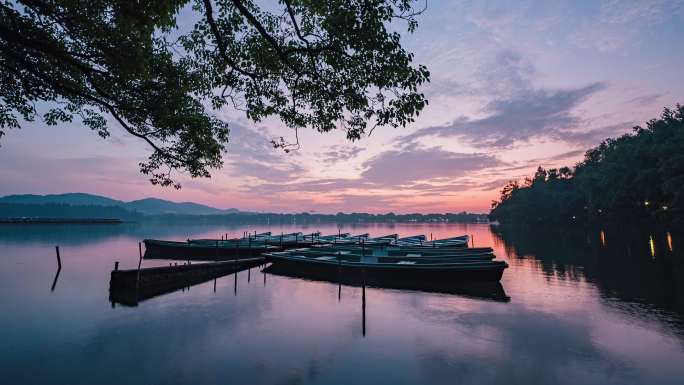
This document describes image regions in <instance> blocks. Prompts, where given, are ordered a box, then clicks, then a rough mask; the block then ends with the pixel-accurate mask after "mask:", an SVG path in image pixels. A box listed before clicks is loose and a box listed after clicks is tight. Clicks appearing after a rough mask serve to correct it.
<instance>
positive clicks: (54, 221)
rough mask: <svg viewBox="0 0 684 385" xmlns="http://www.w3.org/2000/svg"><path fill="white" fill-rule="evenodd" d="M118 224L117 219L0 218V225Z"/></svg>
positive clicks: (120, 221) (119, 221) (118, 220)
mask: <svg viewBox="0 0 684 385" xmlns="http://www.w3.org/2000/svg"><path fill="white" fill-rule="evenodd" d="M65 223H69V224H120V223H123V221H122V220H121V219H118V218H0V224H65Z"/></svg>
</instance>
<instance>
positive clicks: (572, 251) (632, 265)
mask: <svg viewBox="0 0 684 385" xmlns="http://www.w3.org/2000/svg"><path fill="white" fill-rule="evenodd" d="M492 232H493V234H494V236H495V237H496V238H498V239H499V240H500V241H501V242H503V243H504V245H505V249H506V252H507V253H508V255H509V256H510V258H518V259H524V258H531V259H533V260H535V261H537V262H538V263H539V266H540V269H541V270H542V271H543V272H544V273H546V274H549V275H555V276H557V277H558V278H559V279H565V280H571V279H575V278H580V277H584V278H585V279H586V280H587V281H588V282H590V283H592V284H594V285H596V287H597V288H598V289H599V291H600V293H601V295H602V297H604V298H609V299H611V300H612V299H618V300H619V301H620V302H621V303H625V302H629V303H637V304H640V305H643V306H644V307H645V308H646V309H647V310H656V312H657V313H660V312H659V311H660V310H665V311H667V312H672V313H675V318H677V319H678V320H677V321H676V322H677V323H678V324H679V329H680V330H681V332H684V259H683V258H682V257H683V256H684V255H682V252H681V251H680V250H677V249H675V250H674V252H670V250H669V246H668V244H667V242H668V239H667V233H666V232H659V233H657V234H656V235H652V234H649V233H647V232H644V231H643V230H638V229H631V230H628V231H627V230H625V229H619V230H618V229H606V230H604V234H605V240H606V241H605V246H604V245H603V244H602V242H601V238H600V230H587V229H585V228H577V227H555V228H554V227H548V226H546V227H542V226H534V227H531V226H493V227H492ZM670 237H671V238H672V237H674V238H677V237H678V235H677V234H675V235H670ZM651 238H653V239H654V251H655V253H654V255H652V254H651V247H650V239H651ZM608 303H612V301H608ZM639 316H642V314H639ZM666 316H667V315H666Z"/></svg>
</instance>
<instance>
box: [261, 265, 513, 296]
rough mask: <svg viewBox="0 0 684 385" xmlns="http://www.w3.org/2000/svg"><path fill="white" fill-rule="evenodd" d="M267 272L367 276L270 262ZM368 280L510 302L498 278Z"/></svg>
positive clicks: (336, 279)
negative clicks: (493, 279) (463, 280)
mask: <svg viewBox="0 0 684 385" xmlns="http://www.w3.org/2000/svg"><path fill="white" fill-rule="evenodd" d="M262 272H264V273H268V274H273V275H278V276H284V277H290V278H298V279H304V280H312V281H324V282H330V283H335V284H342V285H352V286H363V285H364V277H363V275H362V274H361V273H359V274H351V275H350V274H340V273H338V272H332V271H317V272H316V273H315V274H312V273H311V272H302V271H301V270H300V269H296V268H291V267H288V266H286V265H282V264H271V265H270V266H268V267H266V268H265V269H263V270H262ZM365 284H366V285H368V286H372V287H377V288H383V289H398V290H415V291H421V292H427V293H445V294H455V295H460V296H465V297H471V298H477V299H487V300H494V301H504V302H508V301H509V300H510V297H508V295H506V292H505V291H504V288H503V286H501V283H499V282H467V283H461V282H445V281H434V280H420V279H415V278H413V279H405V278H400V277H392V276H386V277H384V278H383V279H378V278H377V277H372V276H370V275H368V276H366V279H365Z"/></svg>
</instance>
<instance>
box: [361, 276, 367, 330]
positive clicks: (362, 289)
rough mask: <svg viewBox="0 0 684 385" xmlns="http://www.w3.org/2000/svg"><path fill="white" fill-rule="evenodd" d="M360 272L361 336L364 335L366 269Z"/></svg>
mask: <svg viewBox="0 0 684 385" xmlns="http://www.w3.org/2000/svg"><path fill="white" fill-rule="evenodd" d="M361 274H362V286H361V317H362V318H363V320H362V323H363V325H362V327H363V336H364V337H365V336H366V270H365V269H362V270H361Z"/></svg>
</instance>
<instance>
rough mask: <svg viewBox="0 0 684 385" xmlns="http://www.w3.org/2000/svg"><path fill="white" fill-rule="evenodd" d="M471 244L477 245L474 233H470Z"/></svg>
mask: <svg viewBox="0 0 684 385" xmlns="http://www.w3.org/2000/svg"><path fill="white" fill-rule="evenodd" d="M470 244H471V245H472V247H475V236H474V235H473V234H470Z"/></svg>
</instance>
